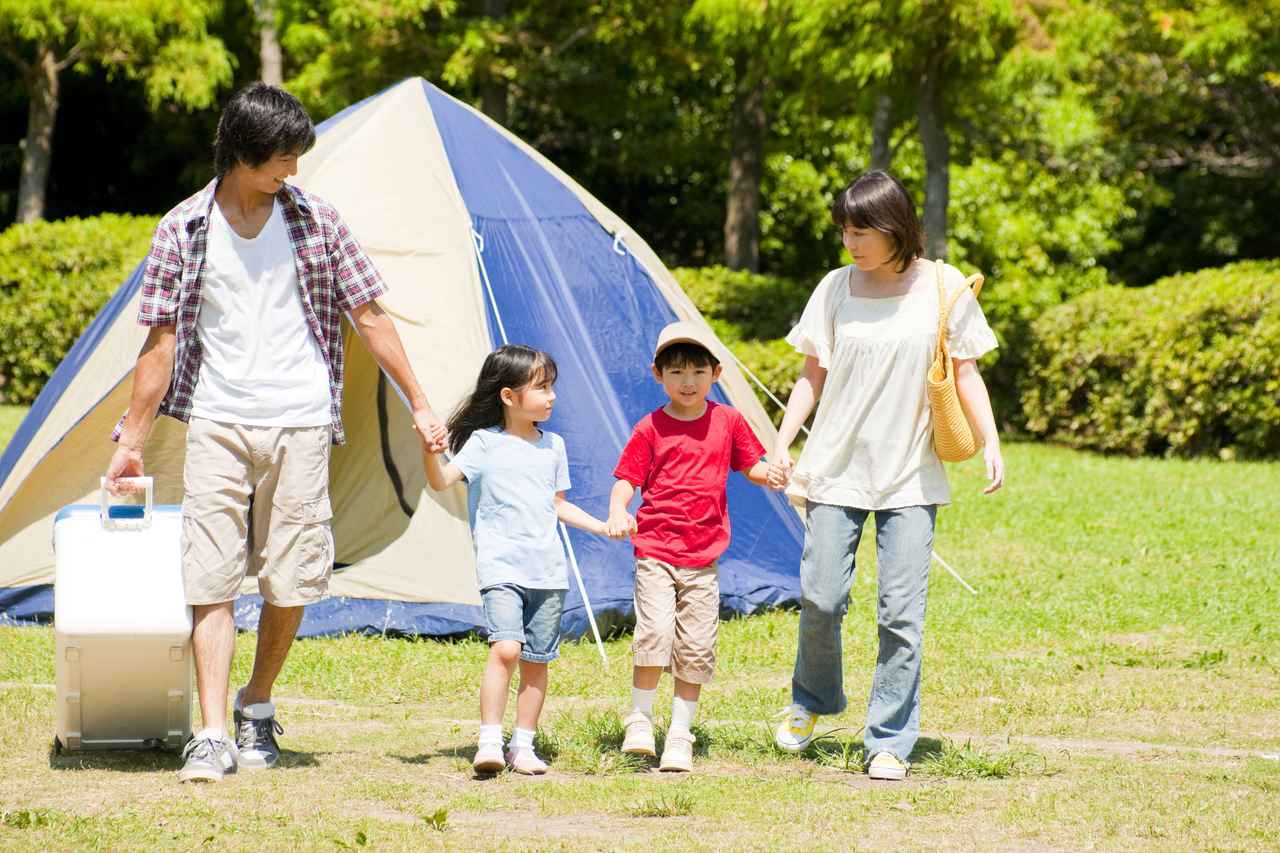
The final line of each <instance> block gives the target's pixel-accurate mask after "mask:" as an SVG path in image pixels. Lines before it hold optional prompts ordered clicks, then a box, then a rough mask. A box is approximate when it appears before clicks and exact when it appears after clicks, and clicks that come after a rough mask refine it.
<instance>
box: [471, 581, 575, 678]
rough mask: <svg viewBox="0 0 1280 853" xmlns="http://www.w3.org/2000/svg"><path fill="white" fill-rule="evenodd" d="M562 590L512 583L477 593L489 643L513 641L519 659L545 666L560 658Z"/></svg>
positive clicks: (562, 608)
mask: <svg viewBox="0 0 1280 853" xmlns="http://www.w3.org/2000/svg"><path fill="white" fill-rule="evenodd" d="M564 594H565V590H563V589H526V588H525V587H522V586H517V585H515V584H513V583H504V584H498V585H497V586H491V587H487V588H485V589H482V590H481V591H480V600H481V601H482V602H483V603H484V619H485V622H486V627H487V628H488V632H489V642H490V643H491V644H492V643H496V642H498V641H499V640H513V641H515V642H517V643H519V644H520V646H521V648H520V659H521V660H527V661H531V662H533V663H548V662H550V661H553V660H555V659H556V658H558V657H559V656H560V614H561V613H562V612H564Z"/></svg>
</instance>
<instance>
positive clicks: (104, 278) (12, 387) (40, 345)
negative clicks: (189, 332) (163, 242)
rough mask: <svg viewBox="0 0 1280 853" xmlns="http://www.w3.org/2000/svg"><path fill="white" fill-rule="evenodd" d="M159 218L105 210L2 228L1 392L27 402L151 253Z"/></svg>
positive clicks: (7, 399)
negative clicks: (56, 220) (109, 212)
mask: <svg viewBox="0 0 1280 853" xmlns="http://www.w3.org/2000/svg"><path fill="white" fill-rule="evenodd" d="M156 222H157V220H156V218H155V217H148V216H120V215H116V214H104V215H102V216H97V217H93V218H90V219H65V220H62V221H60V222H35V223H31V224H26V225H14V226H12V227H10V228H9V229H7V230H6V231H4V232H3V233H0V396H2V397H3V399H4V401H5V402H7V403H18V404H30V403H31V402H32V401H34V400H35V398H36V395H37V394H39V393H40V389H41V388H43V387H44V384H45V382H47V381H48V379H49V376H50V375H52V373H53V370H54V368H56V367H57V366H58V362H60V361H62V358H63V356H65V355H66V354H67V351H68V350H69V349H70V348H71V345H72V344H74V343H75V341H76V338H78V337H79V336H80V333H81V332H83V331H84V329H85V327H86V326H88V325H89V322H90V321H91V320H92V319H93V317H94V315H96V314H97V313H98V311H99V310H100V309H101V308H102V306H103V305H104V304H105V303H106V301H107V300H108V299H109V298H110V297H111V294H112V293H114V292H115V290H116V288H117V287H119V286H120V283H121V282H123V281H124V280H125V278H127V277H128V276H129V274H130V273H131V272H132V271H133V269H134V267H136V266H137V265H138V262H139V261H141V260H142V258H143V257H144V256H145V255H146V253H147V247H148V245H149V244H150V242H151V235H152V234H153V232H154V231H155V227H156Z"/></svg>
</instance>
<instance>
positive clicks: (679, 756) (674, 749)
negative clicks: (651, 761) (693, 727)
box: [658, 730, 697, 773]
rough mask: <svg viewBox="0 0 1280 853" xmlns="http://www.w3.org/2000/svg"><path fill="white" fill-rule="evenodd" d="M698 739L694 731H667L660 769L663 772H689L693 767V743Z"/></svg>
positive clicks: (659, 764)
mask: <svg viewBox="0 0 1280 853" xmlns="http://www.w3.org/2000/svg"><path fill="white" fill-rule="evenodd" d="M696 741H697V738H695V737H694V736H693V732H682V731H679V730H676V731H669V732H667V742H666V743H665V744H663V746H662V761H661V762H659V763H658V769H659V770H661V771H662V772H663V773H688V772H689V771H690V770H692V769H693V745H694V743H695V742H696Z"/></svg>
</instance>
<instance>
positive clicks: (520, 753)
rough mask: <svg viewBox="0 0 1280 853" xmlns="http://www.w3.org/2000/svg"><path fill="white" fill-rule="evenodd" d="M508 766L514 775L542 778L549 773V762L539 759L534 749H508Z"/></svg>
mask: <svg viewBox="0 0 1280 853" xmlns="http://www.w3.org/2000/svg"><path fill="white" fill-rule="evenodd" d="M507 766H508V767H510V768H511V772H512V773H521V774H523V775H525V776H541V775H542V774H543V773H546V772H547V762H545V761H543V760H542V759H541V758H539V757H538V754H537V753H536V752H534V751H533V750H532V749H508V750H507Z"/></svg>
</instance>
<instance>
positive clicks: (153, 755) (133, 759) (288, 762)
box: [49, 742, 325, 773]
mask: <svg viewBox="0 0 1280 853" xmlns="http://www.w3.org/2000/svg"><path fill="white" fill-rule="evenodd" d="M324 754H325V753H319V752H300V751H295V750H291V749H282V750H280V761H279V763H278V764H277V767H278V768H279V769H292V768H302V767H319V766H320V760H319V757H318V756H320V755H324ZM181 768H182V753H181V752H171V751H169V750H167V749H90V750H84V751H76V752H68V751H66V750H63V749H60V748H59V747H57V746H56V745H55V744H54V743H52V742H51V743H50V744H49V769H51V770H110V771H112V772H115V773H162V772H166V771H177V770H179V769H181Z"/></svg>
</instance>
